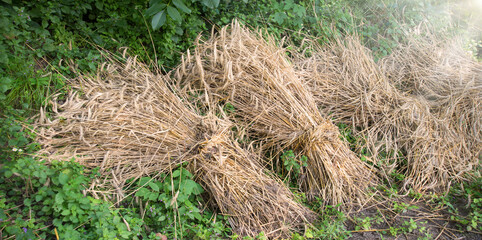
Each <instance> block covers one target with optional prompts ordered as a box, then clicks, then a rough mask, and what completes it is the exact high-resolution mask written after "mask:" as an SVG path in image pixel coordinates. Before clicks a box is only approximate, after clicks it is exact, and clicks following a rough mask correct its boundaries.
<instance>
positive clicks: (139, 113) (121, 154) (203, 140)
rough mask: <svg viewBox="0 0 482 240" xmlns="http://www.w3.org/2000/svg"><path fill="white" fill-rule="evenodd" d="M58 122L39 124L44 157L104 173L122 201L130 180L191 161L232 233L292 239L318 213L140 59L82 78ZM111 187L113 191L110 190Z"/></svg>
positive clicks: (225, 127)
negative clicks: (71, 159)
mask: <svg viewBox="0 0 482 240" xmlns="http://www.w3.org/2000/svg"><path fill="white" fill-rule="evenodd" d="M72 85H73V88H75V89H77V90H79V91H77V92H71V93H70V94H69V96H68V99H67V100H66V101H65V103H63V104H62V105H59V106H57V105H55V104H54V112H55V116H54V120H53V121H50V120H49V119H48V118H46V117H45V116H44V115H42V116H41V117H40V120H39V123H38V128H39V133H40V134H39V136H40V138H39V142H41V143H42V144H43V146H44V149H43V151H42V152H41V154H46V155H47V156H48V157H49V158H52V159H61V160H63V159H65V157H75V159H76V160H77V161H79V162H80V163H81V164H84V165H86V166H87V167H91V168H93V167H100V169H101V172H102V173H103V177H104V178H105V180H107V181H106V182H105V185H106V186H105V187H107V188H108V187H109V186H108V185H109V184H111V185H112V186H113V188H114V189H115V190H117V192H118V193H119V194H118V195H122V189H123V187H124V183H125V180H127V179H130V178H136V177H141V176H146V175H153V174H156V173H158V172H166V171H170V170H171V169H173V168H175V167H176V166H177V165H178V164H179V163H182V162H188V163H189V165H188V166H189V168H190V171H192V172H194V173H195V176H197V181H198V182H200V184H201V185H202V186H203V187H204V188H205V189H206V190H207V192H208V193H209V195H210V196H211V198H213V199H214V200H215V203H216V204H217V207H218V208H219V210H220V211H221V212H222V213H223V214H226V215H228V216H229V222H230V223H231V226H232V228H233V230H234V231H235V232H236V233H238V234H241V235H250V236H255V235H257V234H258V233H259V232H261V231H264V232H265V233H266V234H267V235H268V236H269V237H273V238H277V237H287V236H289V234H290V232H291V231H293V230H296V231H300V230H302V229H303V228H304V226H305V224H309V223H310V222H311V221H313V220H314V218H315V214H314V213H313V212H311V211H310V210H309V209H307V208H305V207H303V206H302V205H301V204H299V203H297V202H296V201H294V198H295V197H294V196H293V194H292V193H291V192H290V191H289V190H288V189H287V188H286V187H285V186H284V185H283V184H282V183H281V181H280V180H277V179H276V178H274V177H273V176H268V175H267V174H266V173H265V171H264V168H263V167H262V166H261V164H260V163H261V161H260V160H259V158H258V156H257V155H254V154H252V153H250V152H248V151H246V150H244V149H242V148H240V146H239V145H238V144H236V143H235V142H233V141H232V140H231V137H230V135H229V132H228V130H229V129H230V128H231V124H230V123H229V122H228V121H225V120H222V119H219V118H217V117H216V116H214V115H212V114H208V115H207V116H206V117H201V116H199V115H198V114H196V112H195V111H194V109H193V108H192V107H191V106H190V105H189V104H188V103H183V101H182V100H181V99H180V98H179V97H177V96H176V95H174V94H173V93H172V92H171V90H170V88H169V87H168V86H167V85H166V83H165V79H164V77H163V76H162V75H157V74H154V73H152V72H151V71H149V70H148V69H147V68H146V66H144V65H142V64H140V63H138V62H137V61H136V59H135V58H129V59H127V60H125V63H120V62H118V61H114V60H111V62H110V63H109V64H107V65H104V66H103V69H102V70H101V71H99V73H98V75H97V76H95V77H87V76H84V77H80V78H79V79H77V81H76V82H73V84H72ZM111 188H112V187H111Z"/></svg>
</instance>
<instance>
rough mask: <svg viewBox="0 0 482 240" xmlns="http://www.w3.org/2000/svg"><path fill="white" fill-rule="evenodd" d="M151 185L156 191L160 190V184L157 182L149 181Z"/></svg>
mask: <svg viewBox="0 0 482 240" xmlns="http://www.w3.org/2000/svg"><path fill="white" fill-rule="evenodd" d="M149 187H151V188H152V190H154V191H156V192H159V186H157V184H156V183H154V182H149Z"/></svg>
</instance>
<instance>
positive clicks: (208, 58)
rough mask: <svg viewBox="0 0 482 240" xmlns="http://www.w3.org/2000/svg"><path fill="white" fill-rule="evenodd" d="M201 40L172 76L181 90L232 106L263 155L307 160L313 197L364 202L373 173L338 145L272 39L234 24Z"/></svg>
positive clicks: (304, 176)
mask: <svg viewBox="0 0 482 240" xmlns="http://www.w3.org/2000/svg"><path fill="white" fill-rule="evenodd" d="M199 41H200V40H199ZM199 41H198V43H197V45H196V48H195V52H194V55H191V54H190V52H188V53H187V55H185V56H184V57H183V61H182V64H181V65H180V66H179V67H178V68H177V69H176V70H175V73H174V74H173V76H174V79H173V80H172V81H176V82H177V84H178V88H179V89H181V91H182V92H188V93H191V95H194V96H199V97H198V100H199V101H200V102H201V103H204V105H208V104H210V103H220V102H222V101H225V102H229V103H230V104H232V105H233V106H234V108H235V111H234V117H233V121H235V122H237V124H238V126H242V127H244V128H245V129H246V130H245V132H246V134H247V135H248V136H249V138H250V139H252V140H256V141H257V143H259V145H261V148H262V149H263V150H264V151H270V152H272V153H274V155H275V156H279V154H280V153H281V152H282V151H285V150H289V149H291V150H294V151H295V152H296V153H297V154H298V156H301V155H305V156H306V157H307V158H308V161H307V167H306V168H304V167H303V168H302V169H301V174H300V175H301V176H300V177H299V183H300V185H301V187H302V188H303V189H302V190H304V191H306V193H307V195H308V197H314V196H319V197H322V198H323V199H324V200H326V201H325V203H331V204H337V203H353V202H361V201H362V200H363V199H364V198H365V193H364V191H365V190H366V188H367V187H368V186H369V185H370V184H371V183H372V182H373V180H372V176H371V171H370V170H369V168H367V166H366V165H365V163H363V162H362V161H361V160H360V159H358V158H357V157H356V156H355V155H354V153H352V152H351V151H350V150H349V148H348V147H347V145H346V144H345V143H344V142H343V141H341V140H340V138H339V132H338V128H337V127H336V126H335V125H334V124H333V123H331V122H330V121H328V120H326V119H325V118H323V117H322V116H321V114H320V112H319V111H318V109H317V106H316V104H315V101H314V99H313V97H312V95H311V94H310V93H309V92H308V91H307V89H306V88H305V86H303V84H302V82H301V81H300V79H299V77H298V76H297V75H296V72H295V71H294V69H293V67H292V65H291V64H290V63H289V62H288V61H287V59H286V58H285V56H284V54H285V51H284V50H283V49H282V48H279V47H277V46H275V45H274V43H273V42H272V41H273V39H271V38H269V40H268V42H267V41H265V40H263V38H262V37H261V36H260V35H258V34H254V33H252V32H251V31H249V30H248V29H245V28H243V27H241V26H240V25H239V23H237V22H233V23H232V24H231V26H230V27H229V26H227V27H224V28H223V29H221V30H220V32H219V34H218V35H213V36H212V37H211V38H210V39H209V40H207V41H205V42H199ZM300 165H301V163H300ZM347 206H348V205H347Z"/></svg>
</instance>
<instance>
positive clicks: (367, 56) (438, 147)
mask: <svg viewBox="0 0 482 240" xmlns="http://www.w3.org/2000/svg"><path fill="white" fill-rule="evenodd" d="M309 51H310V54H311V57H309V58H306V57H304V54H300V55H298V59H297V60H295V62H296V65H297V70H298V72H299V74H300V75H303V76H304V79H305V81H306V82H307V83H308V84H309V85H310V86H311V89H312V91H311V92H312V93H313V94H314V95H315V98H316V101H317V103H318V105H319V106H320V108H323V111H324V112H325V113H331V114H332V116H333V117H334V118H336V119H338V120H340V121H345V122H347V123H349V124H352V125H353V126H354V127H361V128H362V130H361V131H358V132H357V133H358V134H359V135H360V136H366V144H367V146H368V147H369V149H370V150H371V152H372V154H373V155H374V156H379V153H381V151H386V152H389V153H390V152H391V153H392V154H391V156H390V157H388V158H386V159H379V163H380V167H381V168H382V169H384V170H385V171H382V172H384V173H390V172H392V171H394V170H395V169H396V168H397V169H398V170H401V171H402V172H403V173H405V174H406V175H407V178H406V182H405V183H406V185H405V186H406V187H408V186H413V187H414V188H415V189H416V190H419V191H423V190H429V189H431V190H435V189H443V190H445V189H446V188H448V187H449V186H450V184H451V181H452V180H453V179H458V180H461V179H462V174H463V173H465V172H467V171H470V170H471V169H473V167H474V166H475V164H477V161H478V160H477V156H478V155H479V154H480V141H479V142H478V147H475V148H474V145H477V143H475V144H474V143H473V142H468V141H467V140H468V139H469V138H468V137H469V135H470V133H468V132H466V131H465V130H464V131H460V130H457V128H458V127H454V124H455V125H456V122H454V120H453V119H450V118H446V117H441V115H440V114H434V112H433V111H432V110H431V109H433V107H432V105H433V104H430V102H429V100H428V99H427V98H425V97H421V96H413V95H411V94H409V91H410V92H411V90H409V89H406V90H407V92H404V91H400V90H399V89H397V88H396V87H395V86H396V85H397V84H396V83H394V82H393V81H392V80H390V79H389V78H388V77H387V75H386V70H383V69H381V68H380V67H379V66H378V65H377V64H376V63H375V62H374V60H373V57H372V55H371V53H370V51H369V50H367V49H366V48H365V47H363V46H362V44H361V43H360V41H359V40H358V39H356V38H351V37H348V38H346V39H344V40H339V41H338V42H335V43H333V44H331V45H329V46H323V47H322V46H318V45H316V44H313V45H312V48H310V49H309ZM402 56H404V57H409V56H408V55H407V53H404V54H401V55H400V57H402ZM412 57H415V55H413V56H412ZM386 61H388V60H386ZM405 61H406V60H400V61H399V63H401V64H403V63H405ZM391 64H392V65H391V66H393V67H394V68H393V69H401V68H400V67H395V63H394V62H391ZM384 66H388V65H387V64H385V65H384ZM423 70H424V68H419V69H418V71H417V72H419V73H420V72H423ZM402 72H403V70H402ZM392 73H396V71H392ZM412 80H413V81H416V82H418V81H419V80H415V79H412ZM444 81H445V82H447V83H448V85H450V84H449V83H450V82H452V81H453V80H451V79H445V80H443V81H442V80H441V81H440V82H441V83H442V82H444ZM433 86H434V88H436V87H435V86H436V84H435V82H434V85H433ZM466 86H467V85H466ZM401 87H402V86H401ZM402 88H403V87H402ZM469 89H471V90H470V91H472V90H473V91H479V95H478V96H475V94H471V97H468V98H465V100H466V101H474V102H478V103H476V104H474V105H476V106H477V107H472V106H474V105H470V106H471V107H468V108H469V109H470V110H468V111H465V112H464V111H462V112H459V111H458V110H455V109H454V110H455V112H458V113H454V114H455V115H457V114H461V116H473V114H475V115H478V114H480V96H481V95H480V85H479V90H475V89H472V88H469ZM458 99H460V98H454V99H452V100H448V99H446V100H447V101H448V102H452V103H451V104H454V103H456V105H458V106H460V105H459V104H458V103H457V102H459V100H458ZM451 104H448V105H447V106H450V105H451ZM477 108H478V109H477ZM451 115H452V114H451ZM452 116H454V115H452ZM464 118H466V117H464ZM478 121H480V118H479V120H478ZM477 124H480V123H477ZM472 125H476V124H472ZM479 126H480V125H479ZM477 131H479V133H478V134H479V135H478V136H479V139H480V128H479V129H478V130H477ZM399 152H403V153H404V154H405V157H406V159H401V158H399V156H398V153H399Z"/></svg>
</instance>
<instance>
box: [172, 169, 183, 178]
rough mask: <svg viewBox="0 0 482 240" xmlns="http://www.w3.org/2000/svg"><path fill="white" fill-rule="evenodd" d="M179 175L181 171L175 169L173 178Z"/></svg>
mask: <svg viewBox="0 0 482 240" xmlns="http://www.w3.org/2000/svg"><path fill="white" fill-rule="evenodd" d="M179 175H181V171H180V170H179V169H178V170H176V171H174V172H172V177H173V178H176V177H179Z"/></svg>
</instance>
